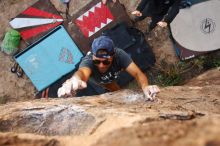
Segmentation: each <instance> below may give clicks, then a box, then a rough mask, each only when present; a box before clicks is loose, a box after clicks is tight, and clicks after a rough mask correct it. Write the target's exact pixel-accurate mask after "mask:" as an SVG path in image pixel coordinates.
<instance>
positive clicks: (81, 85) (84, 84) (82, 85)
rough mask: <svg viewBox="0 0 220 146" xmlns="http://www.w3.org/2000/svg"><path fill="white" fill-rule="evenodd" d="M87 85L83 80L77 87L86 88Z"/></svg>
mask: <svg viewBox="0 0 220 146" xmlns="http://www.w3.org/2000/svg"><path fill="white" fill-rule="evenodd" d="M86 87H87V84H86V82H84V81H81V84H80V87H79V89H84V88H86Z"/></svg>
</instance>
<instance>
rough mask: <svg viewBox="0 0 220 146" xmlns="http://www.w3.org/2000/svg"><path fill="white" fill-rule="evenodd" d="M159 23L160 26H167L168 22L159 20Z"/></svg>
mask: <svg viewBox="0 0 220 146" xmlns="http://www.w3.org/2000/svg"><path fill="white" fill-rule="evenodd" d="M157 25H159V26H160V27H167V23H166V22H164V21H160V22H158V23H157Z"/></svg>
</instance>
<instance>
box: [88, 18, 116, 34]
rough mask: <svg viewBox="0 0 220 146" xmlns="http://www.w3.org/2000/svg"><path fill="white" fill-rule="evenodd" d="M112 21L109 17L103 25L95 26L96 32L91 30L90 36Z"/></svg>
mask: <svg viewBox="0 0 220 146" xmlns="http://www.w3.org/2000/svg"><path fill="white" fill-rule="evenodd" d="M110 22H112V20H111V19H109V18H107V23H106V24H105V23H101V27H100V28H98V27H95V31H94V32H91V31H89V37H90V36H92V35H93V34H95V33H96V32H98V31H99V30H100V29H102V28H103V27H105V26H106V25H107V24H109V23H110Z"/></svg>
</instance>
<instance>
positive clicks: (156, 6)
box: [132, 0, 181, 31]
mask: <svg viewBox="0 0 220 146" xmlns="http://www.w3.org/2000/svg"><path fill="white" fill-rule="evenodd" d="M180 3H181V0H141V2H140V4H139V5H138V7H137V9H136V10H135V11H133V12H132V14H133V15H135V16H136V18H135V21H140V20H143V19H144V18H146V17H150V18H151V23H150V25H149V31H151V30H153V29H154V28H155V27H156V26H157V25H158V26H160V27H166V26H167V25H168V24H170V23H171V22H172V21H173V19H174V18H175V16H176V15H177V14H178V13H179V5H180Z"/></svg>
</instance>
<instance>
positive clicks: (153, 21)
mask: <svg viewBox="0 0 220 146" xmlns="http://www.w3.org/2000/svg"><path fill="white" fill-rule="evenodd" d="M141 2H144V1H141ZM140 5H143V4H140ZM150 5H151V4H150V3H148V4H146V5H145V6H144V9H143V10H142V11H141V13H142V16H141V17H137V16H136V17H135V18H134V21H135V22H137V21H141V20H143V19H145V18H146V17H151V22H150V24H149V26H148V29H147V31H149V32H150V31H152V30H153V29H154V28H155V27H156V26H157V23H158V22H159V21H161V20H162V19H163V17H164V15H166V12H167V11H164V12H160V14H152V13H151V11H152V9H151V8H150Z"/></svg>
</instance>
